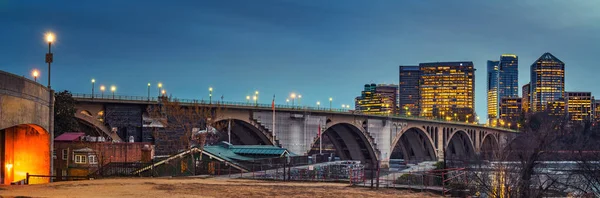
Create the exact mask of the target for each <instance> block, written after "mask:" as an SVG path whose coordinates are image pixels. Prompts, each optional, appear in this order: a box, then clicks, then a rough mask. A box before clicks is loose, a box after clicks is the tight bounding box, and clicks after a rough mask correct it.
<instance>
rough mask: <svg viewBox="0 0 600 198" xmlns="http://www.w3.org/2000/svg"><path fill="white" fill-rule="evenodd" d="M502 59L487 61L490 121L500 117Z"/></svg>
mask: <svg viewBox="0 0 600 198" xmlns="http://www.w3.org/2000/svg"><path fill="white" fill-rule="evenodd" d="M499 63H500V61H492V60H488V61H487V113H488V122H491V121H493V120H494V119H496V118H498V72H499Z"/></svg>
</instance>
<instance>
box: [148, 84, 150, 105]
mask: <svg viewBox="0 0 600 198" xmlns="http://www.w3.org/2000/svg"><path fill="white" fill-rule="evenodd" d="M148 101H150V83H148Z"/></svg>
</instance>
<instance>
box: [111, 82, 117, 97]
mask: <svg viewBox="0 0 600 198" xmlns="http://www.w3.org/2000/svg"><path fill="white" fill-rule="evenodd" d="M110 91H111V92H112V96H113V99H115V91H117V87H115V86H114V85H113V86H110Z"/></svg>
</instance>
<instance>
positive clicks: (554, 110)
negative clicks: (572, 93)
mask: <svg viewBox="0 0 600 198" xmlns="http://www.w3.org/2000/svg"><path fill="white" fill-rule="evenodd" d="M566 106H567V105H566V103H565V101H564V99H563V98H559V99H557V100H553V101H550V102H548V103H546V107H545V108H544V109H545V110H548V112H549V114H550V115H551V116H556V117H563V116H565V113H566V111H565V108H566Z"/></svg>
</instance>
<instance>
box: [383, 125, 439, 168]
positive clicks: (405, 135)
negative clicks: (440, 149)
mask: <svg viewBox="0 0 600 198" xmlns="http://www.w3.org/2000/svg"><path fill="white" fill-rule="evenodd" d="M391 152H392V153H391V155H390V159H403V160H404V161H405V162H407V163H416V162H421V161H435V160H437V152H436V150H435V147H434V145H433V140H432V138H431V137H430V136H429V134H427V133H425V131H424V130H423V129H421V128H418V127H411V128H408V129H406V130H404V131H403V132H402V133H400V134H398V135H397V136H396V137H395V138H394V141H393V142H392V151H391Z"/></svg>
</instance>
